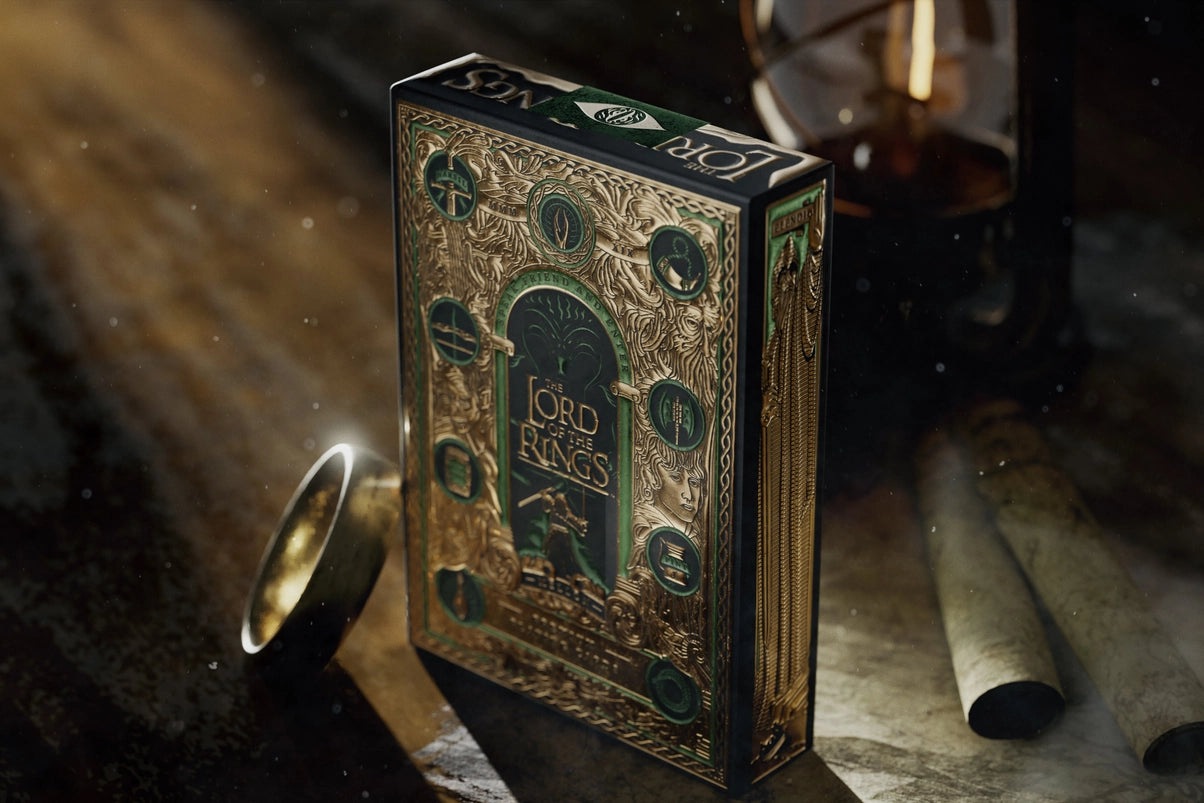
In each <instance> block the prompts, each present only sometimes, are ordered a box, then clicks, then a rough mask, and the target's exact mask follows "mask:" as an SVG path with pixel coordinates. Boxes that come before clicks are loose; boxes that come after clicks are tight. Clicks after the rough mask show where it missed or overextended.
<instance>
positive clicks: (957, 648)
mask: <svg viewBox="0 0 1204 803" xmlns="http://www.w3.org/2000/svg"><path fill="white" fill-rule="evenodd" d="M974 480H975V478H974V476H973V475H972V474H971V472H970V470H969V467H968V464H967V459H966V456H965V454H964V451H963V450H962V449H961V448H959V446H958V445H957V444H956V443H955V442H954V441H953V440H952V439H951V438H950V437H949V436H948V435H947V434H946V433H945V432H942V431H934V432H931V433H929V434H928V435H927V436H926V437H925V438H924V440H923V441H922V443H921V444H920V449H919V452H918V455H917V460H916V482H917V490H918V491H919V501H920V513H921V516H922V518H923V523H924V533H925V537H926V539H927V542H928V555H929V559H930V561H931V564H932V572H933V577H934V579H935V581H936V591H937V597H938V598H939V600H940V606H941V618H942V619H943V620H944V624H945V637H946V639H947V640H948V642H949V651H950V653H951V654H952V658H953V673H954V676H955V678H956V680H957V690H958V694H959V695H960V696H961V702H962V712H963V713H964V714H965V717H966V722H967V723H968V724H969V725H970V727H971V728H972V729H973V730H974V732H975V733H977V734H979V735H980V736H986V737H988V738H991V739H1016V738H1025V737H1029V736H1033V735H1034V734H1036V733H1038V732H1040V731H1041V730H1042V729H1043V728H1044V727H1045V726H1046V725H1048V724H1049V723H1050V722H1051V721H1052V720H1053V719H1054V718H1055V717H1057V716H1058V714H1060V713H1061V712H1062V710H1063V708H1065V699H1064V698H1063V696H1062V690H1061V687H1060V686H1059V684H1058V676H1057V670H1056V669H1055V668H1054V662H1053V657H1052V656H1051V654H1050V651H1049V643H1048V641H1047V640H1046V638H1045V630H1044V628H1043V626H1042V624H1041V620H1040V617H1039V616H1038V615H1037V609H1036V604H1035V602H1034V601H1033V597H1032V592H1031V591H1030V590H1029V588H1028V585H1027V584H1026V583H1025V581H1024V577H1023V575H1022V574H1021V573H1020V568H1019V567H1018V566H1017V565H1016V561H1015V559H1014V558H1013V557H1012V556H1011V555H1010V554H1008V550H1007V547H1006V546H1005V545H1004V544H1003V542H1002V541H1001V540H1000V538H999V534H998V533H997V532H996V531H995V528H994V527H993V526H992V525H991V523H990V520H989V517H988V513H987V510H986V507H985V505H984V503H983V501H982V499H981V498H980V497H979V495H978V491H977V490H976V488H975V482H974Z"/></svg>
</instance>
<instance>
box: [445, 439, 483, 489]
mask: <svg viewBox="0 0 1204 803" xmlns="http://www.w3.org/2000/svg"><path fill="white" fill-rule="evenodd" d="M435 477H436V478H438V480H439V487H440V488H442V489H443V490H444V491H445V492H446V493H447V495H448V496H450V497H451V498H452V499H455V500H456V501H457V502H471V501H473V500H475V499H476V498H477V495H478V494H480V493H481V466H480V465H479V464H478V463H477V458H476V456H475V455H474V454H473V453H472V452H471V451H469V449H468V447H467V446H465V445H464V444H463V443H461V442H460V441H458V440H456V439H455V438H445V439H444V440H441V441H439V442H438V443H436V444H435Z"/></svg>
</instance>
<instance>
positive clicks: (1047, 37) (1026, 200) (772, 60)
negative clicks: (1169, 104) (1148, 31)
mask: <svg viewBox="0 0 1204 803" xmlns="http://www.w3.org/2000/svg"><path fill="white" fill-rule="evenodd" d="M741 21H742V27H743V30H744V34H745V39H746V42H747V45H748V48H749V53H750V56H751V58H752V61H753V64H754V67H755V68H756V77H755V80H754V82H753V100H754V103H755V106H756V109H757V112H758V114H759V116H760V117H761V120H762V122H763V123H764V125H765V128H766V129H767V131H768V133H769V134H770V136H771V137H772V138H773V139H774V140H776V141H778V142H780V143H782V144H786V145H790V146H792V147H797V148H800V149H803V150H806V151H809V152H811V153H815V154H817V155H820V156H824V157H826V158H828V159H830V160H832V161H833V162H834V163H835V165H836V200H835V209H836V213H837V221H836V236H837V240H836V251H835V269H834V273H833V276H834V286H833V290H834V293H835V294H836V297H835V298H834V302H833V312H834V318H833V334H832V346H833V348H834V349H835V350H836V354H834V356H833V360H832V362H831V363H830V365H831V366H832V370H833V372H834V377H833V381H834V385H835V386H836V388H840V387H841V386H842V385H843V384H845V383H851V384H852V385H865V384H866V383H867V382H871V381H872V380H871V377H875V376H879V377H880V376H881V375H882V374H883V372H884V371H885V372H886V373H888V374H889V373H891V371H892V370H893V369H894V368H896V367H898V366H907V367H908V369H909V375H910V376H911V377H913V378H914V377H917V376H929V377H935V376H939V375H943V378H944V379H946V380H947V379H949V378H951V377H955V376H956V377H958V378H961V379H965V380H967V381H969V382H971V383H973V384H975V385H979V384H982V383H995V384H998V383H999V382H1000V381H1003V382H1007V383H1009V384H1010V385H1012V386H1022V385H1025V384H1026V383H1027V384H1031V383H1032V381H1034V380H1038V379H1041V378H1047V377H1048V375H1049V372H1050V371H1051V370H1052V369H1053V367H1054V366H1056V365H1059V364H1060V362H1061V360H1062V357H1063V352H1064V350H1065V349H1064V348H1062V344H1060V343H1059V337H1061V336H1062V334H1061V333H1062V332H1063V331H1064V328H1065V324H1066V322H1067V320H1068V314H1069V308H1070V275H1069V256H1070V222H1071V218H1070V207H1069V203H1070V177H1071V164H1070V105H1071V94H1070V93H1071V82H1070V55H1071V51H1070V44H1069V43H1070V23H1069V11H1068V4H1066V3H1063V2H1048V3H1038V2H1035V0H1034V1H1033V2H1028V1H1027V0H1020V1H1019V2H1011V1H1010V0H830V1H827V2H825V1H824V0H744V2H743V4H742V7H741ZM842 375H843V376H842ZM846 389H847V388H846ZM837 395H838V396H839V395H840V391H839V390H837Z"/></svg>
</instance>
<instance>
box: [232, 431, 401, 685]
mask: <svg viewBox="0 0 1204 803" xmlns="http://www.w3.org/2000/svg"><path fill="white" fill-rule="evenodd" d="M400 513H401V475H400V474H399V472H398V469H397V467H396V466H395V465H394V464H393V463H391V462H390V461H388V460H386V459H385V458H383V457H381V456H380V455H378V454H376V453H374V452H371V451H369V450H367V449H362V448H358V447H354V446H349V445H347V444H345V443H341V444H338V445H337V446H334V447H331V448H330V449H329V450H328V451H327V452H326V453H325V454H324V455H322V456H321V457H320V458H318V461H317V462H316V463H314V465H313V467H312V468H310V470H309V473H307V474H306V475H305V479H304V480H302V481H301V484H300V485H299V486H298V487H297V490H296V492H295V493H294V494H293V498H292V500H291V501H289V503H288V507H286V508H285V511H284V515H283V516H282V517H281V519H280V524H279V526H278V527H277V528H276V532H275V533H274V534H273V535H272V539H271V540H270V541H269V542H268V545H267V548H266V549H265V550H264V553H263V558H262V559H261V560H260V562H259V570H258V571H257V572H256V576H255V582H254V584H253V585H252V586H251V593H250V596H249V597H248V598H247V605H246V608H245V610H244V612H243V620H242V647H243V650H244V651H245V652H246V653H247V655H248V656H250V658H251V659H252V660H254V661H255V662H256V663H257V664H258V665H259V666H260V667H261V668H271V669H273V670H282V671H284V672H287V673H289V674H297V675H301V674H308V673H313V674H316V673H317V672H319V671H321V670H322V668H323V667H325V666H326V664H327V663H328V662H329V661H330V659H331V658H332V657H333V656H334V654H335V651H337V650H338V648H339V645H340V644H341V643H342V641H343V637H344V636H346V635H347V632H348V631H349V630H350V629H351V625H352V624H353V623H354V622H355V619H356V618H357V617H358V616H359V614H360V611H362V610H363V607H364V603H365V602H367V600H368V595H369V594H370V593H371V592H372V586H373V585H374V584H375V583H376V578H377V575H379V574H380V570H381V567H382V566H383V565H384V561H385V554H386V552H387V551H388V548H389V541H390V540H391V538H392V536H393V533H394V531H395V529H396V527H397V520H398V517H399V516H400Z"/></svg>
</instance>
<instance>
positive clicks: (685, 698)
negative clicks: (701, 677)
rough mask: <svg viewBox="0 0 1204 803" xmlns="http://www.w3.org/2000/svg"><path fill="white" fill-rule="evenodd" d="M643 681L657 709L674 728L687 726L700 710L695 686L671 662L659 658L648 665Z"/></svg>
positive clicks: (699, 700)
mask: <svg viewBox="0 0 1204 803" xmlns="http://www.w3.org/2000/svg"><path fill="white" fill-rule="evenodd" d="M644 682H645V683H646V684H647V686H648V698H649V699H650V700H652V704H653V705H654V706H656V710H658V711H660V712H661V716H663V717H664V718H665V719H667V720H669V721H670V722H672V723H674V724H675V725H688V724H690V723H691V722H693V721H694V720H695V719H697V717H698V714H699V712H700V711H702V694H701V693H700V692H699V690H698V684H696V683H695V682H694V681H693V680H692V679H691V678H690V676H689V675H687V674H686V673H685V672H682V671H681V670H680V669H678V668H677V667H675V666H674V665H673V664H671V663H670V662H668V661H666V660H664V659H661V660H659V661H653V662H652V663H651V664H649V665H648V671H647V672H646V673H645V674H644Z"/></svg>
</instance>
